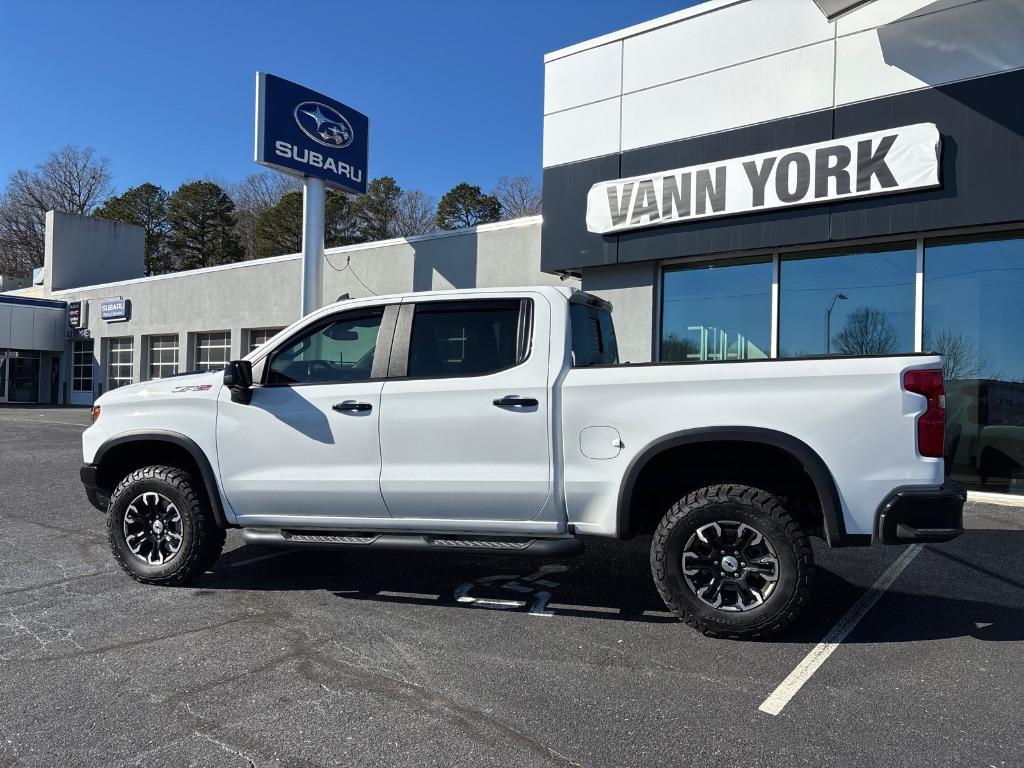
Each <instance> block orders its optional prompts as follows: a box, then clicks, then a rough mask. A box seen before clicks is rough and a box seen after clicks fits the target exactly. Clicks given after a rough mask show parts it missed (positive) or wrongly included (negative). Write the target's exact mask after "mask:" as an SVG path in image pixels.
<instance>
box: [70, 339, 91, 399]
mask: <svg viewBox="0 0 1024 768" xmlns="http://www.w3.org/2000/svg"><path fill="white" fill-rule="evenodd" d="M92 351H93V340H92V339H79V340H77V341H75V342H74V344H73V345H72V347H71V356H72V359H71V388H72V389H73V390H74V391H75V392H92Z"/></svg>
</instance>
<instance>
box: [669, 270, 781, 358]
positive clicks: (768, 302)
mask: <svg viewBox="0 0 1024 768" xmlns="http://www.w3.org/2000/svg"><path fill="white" fill-rule="evenodd" d="M771 286H772V263H771V260H770V259H757V260H747V261H742V260H741V261H730V262H723V263H711V264H701V265H695V266H687V267H682V268H675V269H671V270H666V271H665V273H664V278H663V282H662V311H661V359H662V360H664V361H666V362H700V361H716V360H749V359H756V358H763V357H768V354H769V352H770V350H771V311H772V294H771Z"/></svg>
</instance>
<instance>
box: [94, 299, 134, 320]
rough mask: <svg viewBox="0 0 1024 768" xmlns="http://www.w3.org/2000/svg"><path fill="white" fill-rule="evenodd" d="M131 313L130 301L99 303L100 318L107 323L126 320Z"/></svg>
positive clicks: (106, 300)
mask: <svg viewBox="0 0 1024 768" xmlns="http://www.w3.org/2000/svg"><path fill="white" fill-rule="evenodd" d="M131 312H132V302H131V299H104V300H103V301H101V302H100V318H102V319H103V320H106V321H107V322H108V323H115V322H118V321H120V320H127V319H128V316H129V315H131Z"/></svg>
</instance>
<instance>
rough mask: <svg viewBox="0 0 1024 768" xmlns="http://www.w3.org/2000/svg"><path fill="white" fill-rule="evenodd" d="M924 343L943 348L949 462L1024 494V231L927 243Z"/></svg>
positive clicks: (961, 477) (977, 478) (990, 485)
mask: <svg viewBox="0 0 1024 768" xmlns="http://www.w3.org/2000/svg"><path fill="white" fill-rule="evenodd" d="M924 278H925V279H924V349H925V350H929V351H935V352H940V353H941V354H942V355H943V373H944V377H945V379H946V462H947V471H948V472H949V474H950V475H951V476H952V477H953V479H955V480H958V481H960V482H963V483H965V484H966V485H968V486H969V487H972V488H978V489H983V490H991V491H1002V492H1006V491H1009V492H1011V493H1024V347H1022V345H1021V341H1020V332H1021V329H1022V328H1024V301H1022V300H1021V298H1022V297H1024V237H1022V236H1016V237H1012V238H1006V237H1005V236H1003V237H1002V238H1001V239H989V240H984V241H975V242H969V241H966V240H965V239H959V240H936V241H926V243H925V264H924Z"/></svg>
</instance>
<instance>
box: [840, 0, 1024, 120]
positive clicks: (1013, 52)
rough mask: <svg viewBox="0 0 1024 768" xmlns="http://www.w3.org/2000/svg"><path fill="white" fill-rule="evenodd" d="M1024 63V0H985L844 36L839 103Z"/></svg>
mask: <svg viewBox="0 0 1024 768" xmlns="http://www.w3.org/2000/svg"><path fill="white" fill-rule="evenodd" d="M1019 67H1024V3H1022V2H1021V0H982V1H981V2H975V3H970V4H968V5H959V6H956V7H954V8H951V9H948V10H944V11H940V12H938V13H930V14H927V15H924V16H917V17H913V18H910V19H907V20H906V21H899V22H896V23H893V24H889V25H886V26H883V27H880V28H878V29H871V30H868V31H865V32H858V33H857V34H854V35H850V36H848V37H841V38H839V41H838V44H837V50H836V103H837V105H838V104H849V103H852V102H857V101H866V100H868V99H874V98H878V97H880V96H888V95H891V94H893V93H901V92H903V91H910V90H915V89H918V88H925V87H928V86H937V85H942V84H944V83H951V82H955V81H957V80H963V79H966V78H970V77H980V76H982V75H988V74H993V73H996V72H1003V71H1006V70H1010V69H1017V68H1019Z"/></svg>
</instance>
